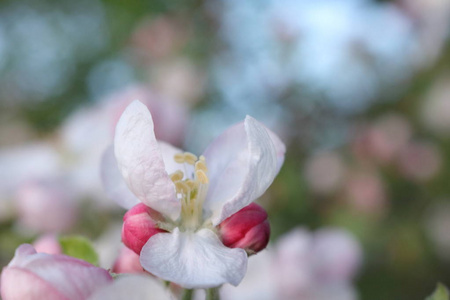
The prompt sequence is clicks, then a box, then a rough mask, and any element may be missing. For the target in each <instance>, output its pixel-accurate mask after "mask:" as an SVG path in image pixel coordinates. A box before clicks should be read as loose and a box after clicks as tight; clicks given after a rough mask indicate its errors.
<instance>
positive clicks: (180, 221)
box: [103, 101, 285, 288]
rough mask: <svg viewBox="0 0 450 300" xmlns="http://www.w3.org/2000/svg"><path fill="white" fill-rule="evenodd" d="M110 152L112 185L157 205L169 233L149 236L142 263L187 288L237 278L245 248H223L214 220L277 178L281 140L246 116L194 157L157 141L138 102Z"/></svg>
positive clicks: (132, 201) (129, 202) (129, 199)
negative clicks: (125, 186) (126, 187)
mask: <svg viewBox="0 0 450 300" xmlns="http://www.w3.org/2000/svg"><path fill="white" fill-rule="evenodd" d="M111 152H112V150H111V149H110V150H109V151H107V152H106V154H105V157H104V160H103V168H104V169H105V168H106V169H107V170H108V171H107V172H105V171H104V172H103V175H104V176H106V177H107V178H104V180H105V181H107V182H109V183H110V184H108V185H107V187H108V186H109V187H113V188H114V189H115V192H116V193H117V195H119V194H122V193H123V195H124V199H126V200H123V201H122V202H121V205H122V206H124V207H127V208H130V207H132V206H134V205H136V204H138V203H139V202H142V203H143V204H145V205H146V206H148V207H150V208H151V209H152V210H154V211H157V212H158V213H159V214H160V215H161V217H162V218H161V219H159V220H156V224H157V227H159V228H160V229H162V230H165V231H167V232H160V233H157V234H154V235H153V236H151V237H149V239H148V241H147V242H146V243H145V245H144V246H143V247H142V249H141V251H140V261H141V265H142V266H143V268H144V269H145V270H147V271H148V272H150V273H152V274H154V275H156V276H158V277H160V278H162V279H164V280H168V281H172V282H174V283H177V284H179V285H181V286H183V287H186V288H208V287H215V286H219V285H221V284H223V283H226V282H229V283H231V284H233V285H237V284H239V282H240V281H241V280H242V278H243V277H244V275H245V272H246V266H247V254H246V252H245V250H243V249H240V248H234V249H232V248H228V247H226V246H224V245H223V244H222V242H221V240H220V238H219V236H218V233H217V226H218V225H219V224H220V223H221V222H222V221H224V220H226V219H227V218H228V217H230V216H232V215H233V214H235V213H236V212H238V211H240V210H241V209H242V208H244V207H245V206H247V205H249V204H250V203H252V201H253V200H255V199H256V198H258V197H259V196H261V195H262V194H263V193H264V192H265V190H266V189H267V188H268V187H269V185H270V184H271V183H272V181H273V179H274V178H275V176H276V174H277V173H278V171H279V169H280V167H281V165H282V163H283V160H284V152H285V147H284V144H283V143H282V142H281V141H280V140H279V138H278V137H277V136H276V135H275V134H274V133H272V132H271V131H269V130H268V129H266V128H265V127H264V126H263V125H262V124H260V123H259V122H258V121H256V120H255V119H253V118H252V117H249V116H247V117H246V119H245V121H244V122H241V123H239V124H237V125H235V126H233V127H231V128H229V129H228V130H227V131H225V132H224V133H223V134H222V135H221V136H219V137H218V138H217V139H216V140H215V141H214V142H213V143H212V144H211V145H210V146H209V147H208V148H207V149H206V151H205V152H204V153H203V155H201V156H200V157H197V156H195V155H194V154H192V153H188V152H182V151H181V150H179V149H177V148H175V147H173V146H171V145H168V144H165V143H162V142H158V141H157V140H156V138H155V135H154V130H153V121H152V116H151V114H150V112H149V111H148V109H147V108H146V107H145V106H144V105H143V104H142V103H141V102H139V101H134V102H132V103H131V104H130V105H129V106H128V107H127V109H126V110H125V111H124V113H123V114H122V117H121V118H120V120H119V122H118V124H117V127H116V134H115V139H114V154H115V155H114V156H115V157H114V156H113V155H111V154H112V153H111ZM115 161H116V162H117V166H118V169H119V171H120V173H119V174H121V176H122V177H123V180H122V178H121V176H120V175H118V170H117V169H115V168H114V163H115ZM123 181H125V183H126V185H127V186H128V188H129V190H130V191H131V192H132V194H131V193H130V191H128V190H126V189H125V188H123V185H124V182H123ZM113 182H115V184H112V183H113ZM133 196H134V197H133Z"/></svg>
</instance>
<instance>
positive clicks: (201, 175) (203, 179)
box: [195, 170, 209, 183]
mask: <svg viewBox="0 0 450 300" xmlns="http://www.w3.org/2000/svg"><path fill="white" fill-rule="evenodd" d="M195 175H196V177H197V179H198V180H199V181H200V182H201V183H209V179H208V176H206V173H205V172H204V171H203V170H196V171H195Z"/></svg>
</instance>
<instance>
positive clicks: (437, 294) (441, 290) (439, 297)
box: [425, 283, 449, 300]
mask: <svg viewBox="0 0 450 300" xmlns="http://www.w3.org/2000/svg"><path fill="white" fill-rule="evenodd" d="M425 300H449V294H448V289H447V288H446V287H445V285H443V284H442V283H438V284H437V287H436V290H434V293H433V294H432V295H430V296H428V297H427V298H426V299H425Z"/></svg>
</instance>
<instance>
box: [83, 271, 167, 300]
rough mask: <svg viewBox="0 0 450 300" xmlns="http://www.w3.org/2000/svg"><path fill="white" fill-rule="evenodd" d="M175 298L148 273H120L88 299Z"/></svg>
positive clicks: (134, 299) (157, 299)
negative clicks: (112, 281)
mask: <svg viewBox="0 0 450 300" xmlns="http://www.w3.org/2000/svg"><path fill="white" fill-rule="evenodd" d="M104 299H108V300H141V299H148V300H152V299H154V300H166V299H167V300H170V299H175V298H174V297H173V296H172V295H171V294H170V292H169V291H168V290H167V289H166V288H165V287H164V285H163V283H162V282H160V281H157V280H156V279H154V278H152V277H151V276H149V275H121V276H119V278H117V279H116V280H115V281H114V283H112V284H110V285H107V286H104V287H103V288H101V289H99V290H97V291H96V292H95V293H94V294H93V295H92V296H91V297H89V300H104Z"/></svg>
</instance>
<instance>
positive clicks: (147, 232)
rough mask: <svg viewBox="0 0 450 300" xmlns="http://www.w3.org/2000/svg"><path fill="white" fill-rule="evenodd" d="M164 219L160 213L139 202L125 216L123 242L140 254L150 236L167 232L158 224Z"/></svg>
mask: <svg viewBox="0 0 450 300" xmlns="http://www.w3.org/2000/svg"><path fill="white" fill-rule="evenodd" d="M162 219H163V217H162V216H161V214H160V213H158V212H157V211H155V210H153V209H151V208H150V207H148V206H146V205H145V204H143V203H139V204H138V205H136V206H134V207H133V208H131V209H130V210H129V211H127V213H126V214H125V215H124V216H123V226H122V242H123V243H124V244H125V245H126V246H127V247H128V248H130V249H131V250H133V251H134V252H136V253H137V254H139V253H140V252H141V249H142V247H143V246H144V245H145V243H147V241H148V239H149V238H151V237H152V236H153V235H155V234H157V233H160V232H166V231H165V230H163V229H160V228H158V227H157V225H156V223H157V221H159V220H162Z"/></svg>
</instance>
